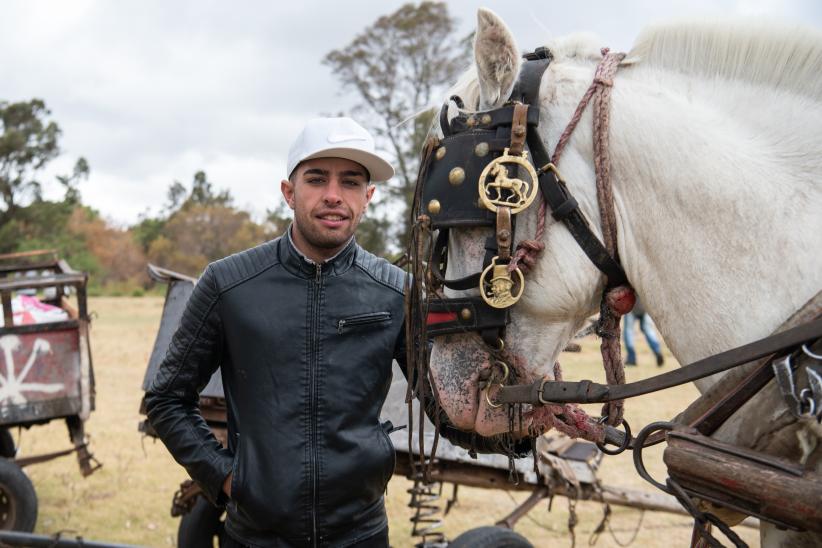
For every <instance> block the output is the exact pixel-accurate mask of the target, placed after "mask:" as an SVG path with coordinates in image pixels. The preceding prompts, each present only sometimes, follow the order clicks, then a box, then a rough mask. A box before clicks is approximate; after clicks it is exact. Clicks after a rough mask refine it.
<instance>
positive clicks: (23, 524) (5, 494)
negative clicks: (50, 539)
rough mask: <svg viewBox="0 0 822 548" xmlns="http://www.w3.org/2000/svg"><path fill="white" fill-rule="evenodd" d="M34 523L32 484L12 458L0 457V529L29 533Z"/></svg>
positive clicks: (35, 516) (35, 510) (35, 504)
mask: <svg viewBox="0 0 822 548" xmlns="http://www.w3.org/2000/svg"><path fill="white" fill-rule="evenodd" d="M36 523H37V493H35V492H34V485H32V483H31V480H30V479H29V477H28V476H27V475H26V473H25V472H23V469H22V468H20V467H19V466H17V464H16V463H15V462H14V461H13V460H9V459H3V458H0V530H3V531H23V532H25V533H31V532H32V531H34V525H35V524H36Z"/></svg>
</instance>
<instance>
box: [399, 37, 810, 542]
mask: <svg viewBox="0 0 822 548" xmlns="http://www.w3.org/2000/svg"><path fill="white" fill-rule="evenodd" d="M604 53H605V51H603V54H604ZM525 59H526V61H525V63H524V64H523V66H522V69H521V72H520V76H519V80H518V82H517V83H516V85H515V87H514V90H513V92H512V93H511V96H510V97H509V99H508V101H507V102H506V103H505V104H504V105H503V106H501V107H499V108H495V109H492V110H488V111H481V112H473V113H465V112H460V113H459V114H458V115H457V116H456V117H454V118H452V119H451V120H449V119H448V107H449V105H450V103H451V102H453V103H455V104H456V106H457V107H458V108H459V109H460V110H462V109H463V108H464V106H465V105H464V104H463V102H462V100H461V99H460V98H459V97H456V96H454V97H452V98H451V99H450V100H449V102H447V103H446V104H444V105H443V106H442V109H441V111H440V119H439V120H440V127H441V129H442V132H443V137H442V139H433V138H432V139H431V140H429V142H428V143H427V144H426V146H425V148H424V151H423V152H424V156H423V159H422V162H421V164H420V173H419V178H418V183H417V188H416V190H415V198H414V207H413V212H414V214H415V216H416V220H417V223H416V224H415V227H416V229H420V228H421V229H422V231H423V232H424V233H426V234H429V235H430V234H432V233H433V231H437V236H436V239H435V240H434V241H432V242H429V245H428V246H427V247H426V245H425V242H421V239H420V238H419V237H417V238H416V244H417V245H416V248H414V247H413V244H412V252H411V253H410V255H411V264H412V270H413V271H414V274H415V276H416V279H415V281H414V286H413V287H412V288H411V289H412V291H413V294H412V295H411V297H410V300H409V302H410V303H412V305H409V306H408V311H407V312H408V322H407V329H409V335H412V338H413V336H417V337H422V338H423V339H424V340H430V339H429V338H430V337H436V336H441V335H448V334H456V333H467V332H477V333H478V334H479V335H480V336H481V338H482V339H483V341H484V342H485V343H486V344H487V345H488V346H489V348H490V353H491V355H492V356H493V355H495V353H496V352H498V351H500V350H502V347H503V340H504V336H505V328H506V326H507V324H508V323H509V322H510V307H511V306H512V305H514V304H515V303H516V302H517V301H518V300H519V299H520V297H521V296H522V293H523V290H524V284H525V279H524V276H523V273H522V272H521V270H520V268H519V266H518V264H517V261H516V260H512V259H513V254H514V242H515V234H516V215H517V214H518V213H520V212H522V211H524V210H525V209H527V208H528V207H529V206H530V205H532V204H533V202H534V201H535V198H536V196H537V194H538V192H541V194H542V196H543V200H544V201H545V204H546V205H547V206H548V207H549V208H550V211H551V215H552V216H553V217H554V219H555V220H557V221H561V222H562V223H563V224H565V226H566V227H567V228H568V230H569V232H570V233H571V235H572V236H573V237H574V239H575V240H576V241H577V243H578V244H579V246H580V247H581V249H582V250H583V251H584V252H585V254H586V256H587V257H588V258H589V259H590V260H591V262H592V263H593V264H594V265H595V266H596V267H597V268H598V269H599V270H600V271H601V272H602V273H603V274H604V275H605V277H606V284H605V291H606V292H607V291H609V290H613V289H614V288H618V287H620V286H627V287H630V286H629V285H628V281H627V277H626V275H625V272H624V271H623V269H622V267H621V265H620V264H619V260H618V257H617V256H616V252H615V250H614V246H613V244H611V245H609V246H608V247H610V248H611V250H612V251H610V252H609V249H607V248H606V245H603V243H602V242H601V241H600V240H599V238H598V237H597V236H596V235H595V234H594V232H593V231H592V230H591V228H590V225H589V224H588V222H587V220H586V218H585V216H584V215H583V213H582V212H581V211H580V209H579V205H578V203H577V201H576V200H575V199H574V197H573V196H572V195H571V193H570V192H569V191H568V188H567V186H566V184H565V183H564V181H563V180H562V178H561V177H560V175H559V172H558V170H557V168H556V166H555V164H554V162H553V161H552V158H551V157H550V156H549V154H548V152H547V151H546V149H545V146H544V144H543V142H542V139H541V138H540V136H539V133H538V131H537V128H538V126H539V122H540V110H539V107H538V106H535V105H536V104H537V102H538V96H539V86H540V82H541V80H542V75H543V73H544V72H545V70H546V69H547V68H548V65H549V64H550V62H551V54H550V52H549V51H548V50H547V49H545V48H538V49H537V50H535V51H534V52H533V53H529V54H526V55H525ZM573 124H575V122H573ZM569 129H570V131H573V126H569ZM566 132H567V130H566ZM561 141H562V140H561ZM560 144H561V145H563V143H562V142H561V143H560ZM529 153H530V158H529ZM473 181H478V184H476V185H475V184H471V183H472V182H473ZM603 222H605V221H604V220H603ZM476 227H490V228H493V229H494V234H493V235H492V236H491V237H489V238H487V240H486V242H485V256H484V259H483V264H482V268H481V269H480V270H479V271H478V272H475V273H472V274H470V275H468V276H465V277H462V278H458V279H446V277H445V272H446V269H447V258H448V241H449V231H450V229H452V228H476ZM417 236H419V232H418V233H417ZM426 259H427V260H426ZM443 287H445V288H449V289H452V290H468V289H472V288H478V289H479V296H475V297H458V298H447V297H445V296H444V295H443V294H442V288H443ZM631 296H632V293H631ZM407 298H408V297H407ZM628 301H629V304H628V306H627V309H626V310H624V311H625V312H627V310H630V308H631V306H632V305H633V298H630V299H628ZM604 302H605V296H603V303H604ZM820 302H822V298H820V295H817V296H816V298H815V299H812V301H811V302H809V303H808V305H806V307H804V308H803V310H806V309H809V310H811V315H810V317H809V318H806V321H805V322H803V323H802V324H801V325H795V326H787V327H790V329H786V330H784V331H783V332H781V333H777V334H775V335H772V336H770V337H767V338H765V339H762V340H759V341H755V342H753V343H750V344H747V345H744V346H742V347H739V348H735V349H732V350H729V351H726V352H723V353H721V354H717V355H715V356H710V357H708V358H705V359H703V360H700V361H698V362H695V363H693V364H691V365H688V366H684V367H682V368H680V369H679V370H677V371H671V372H668V373H664V374H662V375H657V376H654V377H651V378H649V379H645V380H642V381H639V382H634V383H629V384H605V385H603V384H597V383H593V382H591V381H580V382H561V381H560V382H557V381H550V380H547V379H543V380H540V381H537V382H535V383H533V384H531V385H509V386H504V385H502V383H504V382H505V379H503V381H501V387H500V388H499V390H498V392H497V402H496V404H495V403H493V402H491V401H490V400H489V404H492V406H494V407H498V406H500V405H506V404H507V405H508V406H509V407H508V408H509V416H510V417H513V415H512V414H511V412H510V410H511V409H512V408H513V406H514V405H515V404H520V405H521V404H531V405H536V406H539V405H546V404H558V403H592V402H612V401H615V400H622V399H624V398H630V397H634V396H638V395H641V394H647V393H650V392H655V391H658V390H662V389H665V388H669V387H672V386H677V385H681V384H684V383H687V382H692V381H694V380H697V379H700V378H704V377H707V376H709V375H712V374H715V373H719V372H722V371H727V370H729V369H732V368H735V367H738V366H740V365H744V364H751V362H752V361H755V360H759V363H758V366H757V367H756V368H754V370H753V371H752V372H751V373H750V374H748V375H747V376H746V377H745V378H744V379H742V380H741V381H739V382H737V383H736V384H735V385H733V386H732V387H731V388H732V389H731V390H729V391H728V393H727V394H726V395H724V397H722V398H720V401H718V402H716V403H715V404H713V405H712V406H711V408H710V409H709V410H708V411H706V412H704V413H703V414H702V415H701V416H699V417H698V418H697V419H695V420H693V421H689V422H688V423H686V424H688V425H689V428H685V429H684V430H683V427H682V426H681V425H674V424H673V423H665V424H663V425H662V426H660V424H661V423H654V424H651V425H648V426H647V427H646V428H645V429H643V431H642V432H640V434H639V435H638V436H637V437H636V438H633V437H632V436H631V433H630V429H629V427H628V425H627V423H625V424H624V425H625V432H624V433H623V432H621V431H619V430H617V429H616V428H613V427H610V426H606V427H605V441H606V442H607V443H611V444H614V445H617V446H618V449H617V450H615V451H613V450H607V449H605V448H604V445H603V444H598V445H599V446H600V449H602V450H603V451H604V452H606V453H608V454H616V453H619V452H622V451H624V450H626V449H629V448H631V449H634V460H635V464H636V466H637V470H638V471H639V473H640V475H642V477H643V478H645V479H647V480H648V481H650V482H651V483H653V484H654V485H655V486H657V487H659V488H661V489H663V490H665V491H666V492H668V493H670V494H673V495H674V496H675V497H677V498H678V499H679V500H680V502H681V503H682V504H683V506H685V507H686V509H687V510H688V511H689V512H690V513H691V514H692V515H693V516H694V518H695V519H696V523H697V526H698V527H701V528H702V529H705V526H706V524H707V523H714V524H715V525H717V526H718V527H719V528H720V530H722V531H723V532H724V533H725V534H726V535H727V536H729V538H731V540H732V541H733V542H734V544H736V545H738V546H742V545H744V543H742V542H741V540H739V539H738V537H735V535H733V533H732V531H730V530H729V529H728V528H727V526H726V525H724V524H723V523H722V521H721V520H718V518H716V516H713V515H712V514H710V513H708V512H704V511H702V510H700V509H698V508H696V507H694V505H693V503H692V502H691V501H690V498H689V497H692V496H699V497H702V498H707V499H708V500H713V501H714V502H719V503H720V504H724V505H726V506H728V507H731V508H736V509H737V510H741V511H744V512H746V513H749V514H753V515H757V516H759V517H761V518H762V519H766V520H769V521H772V522H774V523H777V524H778V525H780V526H786V527H792V528H796V523H797V522H794V523H793V525H792V524H791V523H785V522H784V521H780V520H779V519H774V518H773V516H772V515H771V516H769V515H767V514H766V513H762V512H758V511H757V509H756V508H755V507H753V506H746V505H744V504H743V505H741V506H736V507H734V504H733V503H732V502H729V500H728V499H727V497H726V498H724V499H723V498H721V497H720V498H716V497H714V498H713V499H711V497H710V495H708V496H706V495H705V493H704V491H700V490H699V489H696V490H693V489H690V488H689V486H688V485H687V483H685V484H684V485H685V486H686V487H682V485H681V484H680V482H679V481H678V480H679V479H681V478H678V479H677V481H675V480H674V479H673V478H669V479H668V481H667V483H666V484H665V485H662V484H659V483H658V482H655V481H654V480H653V479H652V478H650V476H649V475H648V474H647V471H645V468H644V464H642V457H641V450H642V448H643V447H645V446H648V445H651V444H653V443H658V442H660V441H663V440H665V439H666V437H667V438H669V439H671V440H673V441H675V442H676V440H680V441H679V442H677V443H685V444H687V443H695V444H697V445H699V444H704V445H705V446H706V447H709V448H710V449H712V450H717V451H720V452H722V451H725V452H726V453H728V454H732V455H737V456H739V454H740V452H739V451H737V450H736V449H734V448H732V447H721V446H722V444H719V442H715V441H714V440H710V439H709V438H707V437H705V436H709V435H711V434H712V433H713V432H715V431H716V429H717V428H719V426H720V425H721V424H722V423H723V422H724V421H725V420H726V419H727V418H728V417H730V415H732V414H733V413H734V412H735V411H736V410H737V409H739V408H740V407H741V406H742V405H743V404H744V403H746V402H747V401H749V400H750V398H751V397H753V396H754V395H756V394H757V393H758V392H759V391H760V390H761V389H762V388H764V386H765V385H766V384H768V382H769V381H770V380H771V379H773V378H776V381H777V385H778V387H779V389H780V392H781V394H782V397H783V399H784V401H785V403H786V404H787V405H788V407H789V409H790V411H791V413H792V414H793V415H794V416H795V417H797V418H802V419H807V418H809V417H810V418H811V419H813V420H815V421H816V422H820V421H822V355H820V352H822V342H820V341H822V317H820V314H819V310H822V308H821V307H820ZM620 313H624V312H621V311H620ZM806 315H807V314H806ZM813 318H815V319H813ZM811 319H812V321H807V320H811ZM617 321H618V316H617ZM414 325H417V326H420V325H421V326H422V327H421V328H419V329H418V330H417V331H414V329H415V328H414V327H413V326H414ZM617 344H618V341H617ZM417 347H418V349H419V350H418V352H419V353H418V355H417V359H418V361H419V360H422V361H424V367H425V368H427V358H428V352H427V345H423V344H417ZM409 352H410V353H409V356H411V355H412V354H413V352H412V351H409ZM803 360H804V362H803V364H802V365H803V366H804V370H805V372H806V377H807V381H806V382H805V384H806V385H807V387H805V388H802V389H798V388H797V375H798V365H797V364H798V363H799V362H802V361H803ZM412 361H413V360H409V367H413V365H412ZM498 363H500V362H498ZM503 365H504V364H503ZM505 370H506V371H505V378H507V377H508V371H507V367H505ZM425 371H426V370H425V369H424V370H422V371H421V372H420V373H422V376H423V377H424V376H425V374H426V373H425ZM409 378H410V377H409ZM417 378H418V381H419V382H422V379H421V378H420V377H417ZM609 382H610V381H609ZM419 392H420V390H419V389H417V393H418V394H417V395H419ZM411 393H412V389H411V387H409V395H410V394H411ZM486 398H487V393H486ZM409 401H410V398H409ZM698 402H699V400H697V402H695V404H696V403H698ZM691 407H694V404H692V406H691ZM689 409H690V407H689ZM511 422H512V424H511V426H512V428H513V418H511ZM671 430H673V432H672V431H671ZM409 440H410V438H409ZM683 440H684V441H683ZM706 440H708V441H706ZM421 443H422V441H421ZM420 449H421V451H420V455H421V458H422V454H423V447H422V445H421V447H420ZM747 458H752V459H753V460H754V461H757V459H759V462H762V463H765V464H764V465H768V466H776V467H777V468H778V467H779V466H782V468H784V469H785V470H787V469H788V468H789V467H786V465H784V464H780V463H776V464H774V463H775V461H774V460H773V459H769V458H767V457H766V456H764V457H763V456H762V455H761V454H756V455H754V456H753V457H751V456H750V455H748V456H747ZM672 475H673V473H672ZM689 489H690V490H689ZM818 517H819V516H816V515H815V514H814V515H813V516H810V517H809V518H808V516H806V518H808V521H805V522H802V523H799V526H800V527H806V526H807V525H808V524H814V523H816V521H818V519H817V518H818ZM811 528H814V529H816V527H815V526H813V525H812V526H811ZM695 531H696V529H695ZM695 534H696V533H695ZM699 534H700V535H701V536H702V537H703V538H704V539H705V540H706V541H707V542H708V544H709V545H712V546H714V545H717V546H718V545H719V544H718V543H717V542H716V540H715V539H714V538H713V537H712V536H711V535H710V533H709V532H707V529H705V531H700V532H699Z"/></svg>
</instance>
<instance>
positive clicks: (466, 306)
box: [415, 48, 627, 348]
mask: <svg viewBox="0 0 822 548" xmlns="http://www.w3.org/2000/svg"><path fill="white" fill-rule="evenodd" d="M525 59H526V61H525V63H524V64H523V66H522V70H521V72H520V77H519V80H518V82H517V84H516V86H515V87H514V90H513V92H512V93H511V96H510V98H509V100H508V101H507V102H506V103H505V104H504V105H503V106H501V107H499V108H496V109H492V110H489V111H484V112H476V113H470V114H467V113H460V114H458V115H457V116H456V117H455V118H453V119H451V120H448V107H449V103H450V101H449V103H446V104H445V105H443V107H442V109H441V111H440V127H441V128H442V132H443V138H442V139H441V140H439V141H438V142H435V143H432V144H430V145H429V146H428V147H427V154H426V156H425V157H424V158H423V162H422V167H421V171H420V174H421V177H420V179H419V181H418V186H417V191H418V193H420V192H421V195H420V196H418V203H417V204H416V207H415V211H418V212H419V213H421V214H423V215H426V216H427V219H428V220H429V222H430V228H431V229H432V230H436V231H438V234H437V237H436V241H435V243H434V245H433V251H432V257H431V261H430V264H429V265H428V266H429V276H428V279H427V280H426V283H427V286H428V289H429V290H431V291H433V292H434V293H437V292H438V290H439V289H441V288H442V287H447V288H449V289H453V290H466V289H472V288H478V289H479V293H480V295H479V296H478V297H459V298H446V297H444V296H441V295H439V296H438V297H437V298H435V299H431V300H430V302H429V303H428V313H427V317H426V318H425V322H426V325H427V334H428V335H429V336H439V335H446V334H452V333H465V332H470V331H476V332H478V333H479V334H480V335H481V337H482V339H483V340H484V341H485V342H486V344H488V345H489V346H490V347H492V348H499V346H500V345H501V341H502V340H503V339H504V334H505V327H506V325H507V324H508V323H509V322H510V313H509V308H510V307H511V306H512V305H514V304H515V303H516V302H517V301H518V300H519V298H520V297H521V296H522V292H523V290H524V285H525V279H524V276H523V274H522V272H521V270H520V268H519V267H518V266H517V265H516V264H512V254H513V243H514V241H515V238H514V236H515V234H516V215H517V214H518V213H520V212H522V211H524V210H525V209H526V208H528V207H529V206H530V205H531V204H533V202H534V200H535V198H536V196H537V194H538V191H539V192H541V193H542V196H543V199H544V200H545V202H546V204H547V205H548V207H550V209H551V214H552V216H553V217H554V219H556V220H557V221H561V222H563V223H564V224H565V226H566V227H568V229H569V231H570V232H571V234H572V235H573V236H574V239H575V240H576V241H577V243H578V244H579V245H580V247H581V248H582V250H583V251H584V252H585V254H586V255H587V256H588V257H589V258H590V260H591V262H593V264H594V265H596V267H597V268H598V269H599V270H600V271H601V272H602V273H603V274H604V275H605V276H606V278H607V283H606V287H607V288H612V287H616V286H619V285H624V284H627V278H626V276H625V272H624V271H623V269H622V267H621V266H620V264H619V263H618V261H617V260H616V259H615V258H614V257H612V256H611V254H609V253H608V251H607V250H606V248H605V246H604V245H603V244H602V242H601V241H600V240H599V239H598V238H597V236H596V235H595V234H594V232H593V231H592V230H591V227H590V226H589V224H588V221H587V220H586V219H585V216H584V215H583V214H582V212H581V211H580V209H579V205H578V203H577V201H576V199H574V197H573V196H572V195H571V194H570V192H569V191H568V189H567V187H566V185H565V183H564V181H562V179H561V178H560V175H559V172H558V170H557V168H556V166H555V165H554V163H552V161H551V157H550V156H549V154H548V152H547V151H546V149H545V145H544V144H543V142H542V139H541V137H540V136H539V133H538V131H537V128H538V126H539V122H540V110H539V107H537V106H535V105H536V104H537V102H538V97H539V86H540V82H541V81H542V75H543V73H544V72H545V70H546V69H547V68H548V65H549V64H550V62H551V54H550V52H549V51H548V50H547V49H545V48H538V49H537V50H536V51H535V52H534V53H531V54H527V55H526V56H525ZM451 101H453V102H454V103H455V104H456V105H457V106H458V107H459V108H463V107H464V104H463V102H462V100H461V99H460V98H459V97H456V96H455V97H452V98H451ZM529 152H530V158H529ZM520 176H521V177H522V178H520ZM472 181H478V187H477V185H476V184H471V182H472ZM475 227H493V228H494V235H493V236H491V237H489V238H488V239H487V240H486V242H485V257H484V259H483V264H482V268H481V270H480V271H478V272H475V273H473V274H470V275H468V276H465V277H462V278H459V279H451V280H449V279H446V278H445V274H444V273H445V271H446V268H447V257H448V237H449V231H450V229H452V228H475Z"/></svg>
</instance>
